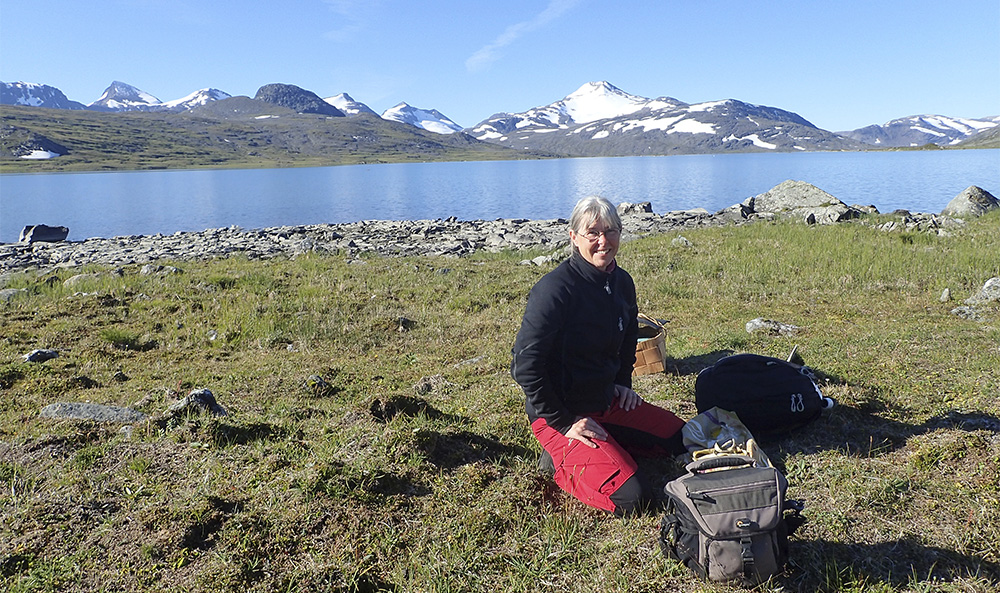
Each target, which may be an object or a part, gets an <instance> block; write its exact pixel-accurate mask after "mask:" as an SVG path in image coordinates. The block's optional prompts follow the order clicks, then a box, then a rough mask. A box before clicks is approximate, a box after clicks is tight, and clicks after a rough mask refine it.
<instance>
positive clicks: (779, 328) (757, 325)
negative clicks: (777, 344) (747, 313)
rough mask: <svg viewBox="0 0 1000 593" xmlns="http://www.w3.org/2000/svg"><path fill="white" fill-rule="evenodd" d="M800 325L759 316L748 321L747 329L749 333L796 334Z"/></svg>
mask: <svg viewBox="0 0 1000 593" xmlns="http://www.w3.org/2000/svg"><path fill="white" fill-rule="evenodd" d="M799 329H801V328H799V327H798V326H795V325H791V324H788V323H780V322H778V321H772V320H770V319H764V318H762V317H758V318H756V319H752V320H750V321H748V322H747V324H746V330H747V333H748V334H753V333H768V334H771V335H776V336H794V335H795V334H797V333H798V332H799Z"/></svg>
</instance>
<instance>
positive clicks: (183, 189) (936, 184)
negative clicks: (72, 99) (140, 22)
mask: <svg viewBox="0 0 1000 593" xmlns="http://www.w3.org/2000/svg"><path fill="white" fill-rule="evenodd" d="M786 179H795V180H798V181H806V182H809V183H812V184H813V185H815V186H817V187H819V188H820V189H823V190H825V191H827V192H828V193H830V194H832V195H833V196H835V197H837V198H839V199H840V200H842V201H844V202H846V203H848V204H866V205H867V204H872V205H875V206H876V207H877V208H878V209H879V211H881V212H891V211H893V210H895V209H899V208H904V209H907V210H911V211H914V212H940V211H941V210H942V209H943V208H944V207H945V206H946V205H947V204H948V202H949V201H950V200H951V199H952V198H954V197H955V196H956V195H957V194H958V193H960V192H961V191H962V190H964V189H965V188H967V187H968V186H970V185H978V186H980V187H982V188H983V189H985V190H987V191H989V192H991V193H992V194H994V195H1000V150H948V151H943V150H942V151H918V152H870V153H863V152H849V153H819V152H810V153H794V154H790V153H777V154H725V155H689V156H667V157H625V158H581V159H559V160H545V161H497V162H458V163H414V164H398V165H354V166H343V167H320V168H305V169H253V170H200V171H139V172H121V173H52V174H25V175H0V242H8V243H9V242H14V241H17V239H18V235H19V233H20V231H21V229H22V228H23V227H24V226H25V225H30V224H48V225H53V226H67V227H69V229H70V236H69V238H70V239H71V240H82V239H86V238H88V237H114V236H119V235H151V234H156V233H164V234H169V233H173V232H175V231H200V230H204V229H208V228H218V227H226V226H230V225H237V226H241V227H244V228H247V229H253V228H262V227H272V226H283V225H298V224H319V223H337V222H353V221H357V220H376V219H378V220H404V219H435V218H448V217H450V216H455V217H457V218H459V219H461V220H476V219H484V220H491V219H496V218H531V219H549V218H559V217H567V216H568V215H569V212H570V210H571V209H572V206H573V204H574V203H576V201H577V200H578V199H579V198H581V197H584V196H588V195H592V194H598V195H602V196H604V197H606V198H608V199H609V200H611V201H612V203H615V204H618V203H621V202H652V204H653V210H654V212H657V213H663V212H667V211H670V210H684V209H690V208H698V207H701V208H705V209H707V210H709V211H712V212H714V211H717V210H720V209H722V208H725V207H727V206H731V205H733V204H736V203H738V202H741V201H743V200H744V199H746V198H748V197H750V196H754V195H757V194H760V193H763V192H765V191H767V190H769V189H771V188H772V187H774V186H775V185H777V184H779V183H781V182H782V181H785V180H786Z"/></svg>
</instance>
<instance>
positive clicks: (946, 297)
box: [940, 288, 951, 303]
mask: <svg viewBox="0 0 1000 593" xmlns="http://www.w3.org/2000/svg"><path fill="white" fill-rule="evenodd" d="M950 300H951V289H950V288H946V289H944V290H943V291H941V298H940V301H941V302H942V303H947V302H948V301H950Z"/></svg>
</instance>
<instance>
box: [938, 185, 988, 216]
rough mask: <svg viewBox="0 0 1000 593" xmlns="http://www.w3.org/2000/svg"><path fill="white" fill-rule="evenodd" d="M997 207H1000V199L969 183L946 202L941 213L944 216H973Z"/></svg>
mask: <svg viewBox="0 0 1000 593" xmlns="http://www.w3.org/2000/svg"><path fill="white" fill-rule="evenodd" d="M997 208H1000V200H997V199H996V197H994V196H993V194H991V193H990V192H988V191H986V190H985V189H983V188H981V187H979V186H976V185H970V186H969V187H967V188H965V190H963V191H962V193H960V194H958V195H957V196H955V197H954V198H953V199H952V200H951V201H950V202H948V205H947V206H945V207H944V210H942V211H941V214H942V215H944V216H959V217H961V216H971V217H975V216H982V215H983V214H986V213H987V212H989V211H990V210H996V209H997Z"/></svg>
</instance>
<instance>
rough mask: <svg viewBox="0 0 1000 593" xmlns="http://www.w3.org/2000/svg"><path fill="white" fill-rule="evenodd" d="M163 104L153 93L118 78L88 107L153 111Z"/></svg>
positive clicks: (105, 109) (102, 109)
mask: <svg viewBox="0 0 1000 593" xmlns="http://www.w3.org/2000/svg"><path fill="white" fill-rule="evenodd" d="M161 106H162V102H161V101H160V100H159V99H157V98H156V97H154V96H153V95H150V94H149V93H147V92H145V91H142V90H139V89H137V88H135V87H134V86H132V85H130V84H125V83H124V82H120V81H117V80H116V81H114V82H112V83H111V86H109V87H108V88H106V89H105V90H104V94H103V95H101V98H100V99H98V100H96V101H94V102H93V103H91V104H90V105H87V109H93V110H94V111H153V110H156V109H159V108H161Z"/></svg>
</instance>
